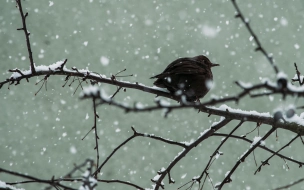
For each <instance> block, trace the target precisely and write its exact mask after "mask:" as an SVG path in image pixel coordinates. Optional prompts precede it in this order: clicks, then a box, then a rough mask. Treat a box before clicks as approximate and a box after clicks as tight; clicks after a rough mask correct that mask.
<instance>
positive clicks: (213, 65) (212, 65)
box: [211, 63, 220, 67]
mask: <svg viewBox="0 0 304 190" xmlns="http://www.w3.org/2000/svg"><path fill="white" fill-rule="evenodd" d="M216 66H220V64H216V63H212V64H211V67H216Z"/></svg>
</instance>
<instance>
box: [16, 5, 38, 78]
mask: <svg viewBox="0 0 304 190" xmlns="http://www.w3.org/2000/svg"><path fill="white" fill-rule="evenodd" d="M16 3H17V5H18V8H19V12H20V16H21V20H22V28H19V29H17V30H23V32H24V35H25V39H26V45H27V51H28V54H29V59H30V63H31V71H32V74H35V73H36V70H35V65H34V60H33V54H32V48H31V43H30V38H29V36H30V33H29V32H28V30H27V26H26V18H27V16H28V13H25V14H23V9H22V4H21V0H16Z"/></svg>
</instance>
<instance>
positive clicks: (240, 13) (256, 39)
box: [231, 0, 279, 74]
mask: <svg viewBox="0 0 304 190" xmlns="http://www.w3.org/2000/svg"><path fill="white" fill-rule="evenodd" d="M231 2H232V4H233V6H234V8H235V9H236V12H237V13H236V15H235V18H240V19H241V20H242V22H243V23H244V24H245V26H246V28H247V30H248V32H249V33H250V35H251V36H252V37H253V39H254V41H255V43H256V44H257V48H256V49H255V51H260V52H262V54H264V56H265V57H266V58H267V60H268V61H269V63H270V64H271V66H272V67H273V69H274V71H275V72H276V74H278V73H279V69H278V68H277V66H276V64H275V63H274V62H273V58H272V57H271V56H270V55H269V54H268V53H267V52H266V50H265V49H264V48H263V47H262V45H261V42H260V40H259V39H258V37H257V35H256V34H255V33H254V32H253V30H252V28H251V26H250V24H249V21H248V20H246V19H245V17H244V15H243V14H242V12H241V10H240V8H239V6H238V5H237V3H236V0H231Z"/></svg>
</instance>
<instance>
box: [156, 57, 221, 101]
mask: <svg viewBox="0 0 304 190" xmlns="http://www.w3.org/2000/svg"><path fill="white" fill-rule="evenodd" d="M215 66H219V64H215V63H212V62H211V61H210V60H209V59H208V58H207V57H206V56H204V55H198V56H195V57H184V58H179V59H176V60H175V61H173V62H172V63H170V64H169V65H168V66H167V67H166V69H165V70H164V71H163V72H162V73H160V74H158V75H155V76H153V77H151V79H156V81H155V82H154V83H153V84H154V85H155V86H157V87H160V88H166V89H167V90H168V91H169V92H170V93H171V94H172V95H173V96H174V97H179V98H180V100H183V99H182V97H183V96H185V98H186V100H187V101H188V102H196V101H199V99H200V98H203V97H204V96H205V95H206V94H207V93H208V91H209V90H210V88H211V87H212V83H213V75H212V71H211V67H215Z"/></svg>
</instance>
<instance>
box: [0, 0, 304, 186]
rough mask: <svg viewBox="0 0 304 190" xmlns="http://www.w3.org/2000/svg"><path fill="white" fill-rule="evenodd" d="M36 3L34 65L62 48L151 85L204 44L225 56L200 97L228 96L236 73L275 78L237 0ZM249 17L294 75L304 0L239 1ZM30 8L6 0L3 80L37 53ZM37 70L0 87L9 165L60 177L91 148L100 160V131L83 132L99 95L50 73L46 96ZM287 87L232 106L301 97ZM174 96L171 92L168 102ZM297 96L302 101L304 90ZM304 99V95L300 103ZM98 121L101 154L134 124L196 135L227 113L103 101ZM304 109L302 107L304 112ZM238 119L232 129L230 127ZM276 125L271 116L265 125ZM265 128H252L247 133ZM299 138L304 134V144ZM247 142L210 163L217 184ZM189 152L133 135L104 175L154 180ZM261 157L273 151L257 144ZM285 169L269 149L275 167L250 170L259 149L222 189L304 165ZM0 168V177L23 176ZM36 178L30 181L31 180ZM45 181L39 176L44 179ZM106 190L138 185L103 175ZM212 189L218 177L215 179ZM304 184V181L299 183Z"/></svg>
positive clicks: (181, 168) (249, 78)
mask: <svg viewBox="0 0 304 190" xmlns="http://www.w3.org/2000/svg"><path fill="white" fill-rule="evenodd" d="M22 2H23V7H24V10H26V11H27V12H29V16H28V18H27V24H28V29H29V31H30V32H31V35H30V37H31V43H32V50H33V56H34V61H35V63H36V65H49V64H52V63H55V62H57V61H59V60H63V59H65V58H67V59H68V62H67V64H66V66H67V67H68V68H71V67H72V66H76V67H77V68H79V69H81V68H84V69H85V68H87V69H89V70H91V71H95V72H98V73H101V74H105V75H106V76H108V77H110V76H111V75H112V74H115V73H117V72H118V71H120V70H123V69H124V68H126V69H127V71H125V72H124V73H123V74H126V75H127V74H134V75H135V76H133V77H127V78H123V80H128V81H131V82H135V81H137V82H140V83H143V84H145V85H148V86H151V85H152V83H153V80H150V79H149V78H150V77H151V76H153V75H154V74H158V73H160V72H161V71H163V69H164V68H165V67H166V66H167V64H169V63H170V62H171V61H173V60H175V59H177V58H178V57H187V56H189V57H192V56H196V55H199V54H205V55H207V56H208V57H209V58H210V60H211V61H212V62H215V63H219V64H220V65H221V66H220V67H216V68H214V69H213V74H214V83H215V85H214V88H213V89H212V90H211V91H210V92H209V93H208V95H207V96H206V97H205V98H204V99H203V100H202V101H204V100H208V99H210V97H212V96H218V97H224V96H227V95H233V94H235V93H236V92H239V91H240V89H239V88H238V87H237V86H236V85H235V84H234V81H236V80H241V81H243V82H251V83H258V82H260V81H261V80H262V79H263V78H270V79H271V80H275V77H276V76H275V75H274V72H273V69H272V68H271V67H270V64H269V63H268V62H267V60H266V59H265V57H264V56H263V55H262V54H261V53H255V52H254V48H255V45H254V43H253V41H252V38H250V35H249V33H248V31H247V30H246V29H245V27H244V25H243V24H242V23H241V22H240V20H239V19H235V18H234V15H235V9H234V8H233V6H232V4H231V2H230V1H229V0H221V1H220V0H216V1H207V0H203V1H194V0H191V1H180V0H175V1H161V0H154V1H138V0H73V1H71V0H60V1H34V0H27V1H22ZM238 3H239V6H240V8H241V10H242V12H243V13H244V15H245V17H246V18H249V19H250V20H251V26H252V28H253V30H254V31H255V32H256V34H257V35H258V37H259V39H260V41H261V42H262V45H263V46H264V48H265V49H266V50H267V51H268V52H269V53H271V54H272V55H273V57H274V58H275V61H276V63H277V65H278V67H279V69H280V70H282V71H284V72H285V73H286V74H287V75H288V77H289V78H292V77H293V76H294V74H295V70H294V66H293V64H294V62H296V63H298V66H299V69H300V71H303V72H304V66H303V65H302V63H303V58H302V56H301V55H302V54H301V52H302V49H303V45H304V41H303V31H302V30H303V28H302V27H303V26H302V23H303V18H304V1H302V0H297V1H296V0H294V1H288V2H287V1H285V0H277V1H264V0H254V1H249V0H243V1H238ZM20 27H21V19H20V15H19V12H18V10H17V9H16V7H15V2H14V1H12V0H2V1H1V2H0V43H1V46H0V57H1V63H0V71H1V75H0V80H1V81H4V80H5V79H6V78H8V77H9V76H10V73H8V72H7V70H8V69H14V68H19V69H26V70H27V69H28V68H29V60H28V55H27V48H26V43H25V37H24V34H23V32H20V31H17V30H16V29H17V28H20ZM41 78H42V77H40V78H37V79H34V78H32V79H30V83H27V82H26V81H22V82H21V85H18V86H16V87H15V86H10V90H8V89H7V87H8V86H7V85H5V86H3V87H2V89H1V90H0V112H1V114H0V144H1V146H0V167H2V168H6V169H9V170H13V171H19V172H22V173H28V174H30V175H32V176H39V177H41V178H44V179H51V177H52V176H53V175H55V176H56V177H59V176H61V175H64V174H65V173H67V172H68V171H70V170H71V169H72V168H73V163H77V164H78V163H82V162H83V161H84V160H85V159H86V158H88V157H90V158H93V159H95V158H96V152H95V151H94V149H93V148H94V146H95V140H94V135H93V134H92V133H91V134H89V136H88V137H87V138H86V139H85V140H83V141H82V140H81V139H82V138H83V136H84V135H85V134H86V133H87V132H88V131H89V130H90V129H91V127H92V126H93V111H92V102H91V101H90V100H83V101H80V100H79V98H78V97H79V96H78V95H79V93H80V92H81V90H80V89H78V90H77V92H76V93H75V95H73V93H74V91H75V89H76V87H77V84H76V83H74V84H73V85H72V86H71V87H68V86H67V87H65V88H62V87H61V86H62V85H63V84H64V81H63V80H64V77H58V76H56V77H54V76H51V77H50V78H49V79H48V84H47V87H48V89H47V91H45V89H44V88H43V89H42V90H41V91H40V92H39V93H38V95H37V96H35V95H34V94H35V93H36V92H37V91H38V89H39V87H40V84H39V85H37V86H35V82H37V81H39V80H40V79H41ZM101 88H103V89H104V91H105V92H107V93H108V94H113V93H114V92H115V90H116V87H114V86H109V85H106V84H102V85H101ZM280 99H281V96H271V97H264V98H260V99H249V98H245V99H243V100H242V101H241V102H240V103H239V104H238V105H236V104H234V103H229V104H228V105H229V106H231V107H234V108H241V109H244V110H257V111H259V112H270V113H272V112H273V110H274V109H276V108H278V107H286V106H288V105H290V104H293V103H295V102H296V99H295V98H287V100H286V101H281V100H280ZM115 100H117V101H120V102H128V103H130V105H132V104H133V102H134V101H137V102H141V103H142V104H143V105H152V104H153V102H154V95H151V94H147V93H144V92H139V91H136V90H130V89H127V91H126V92H120V93H119V94H118V95H117V96H116V97H115ZM170 102H171V103H172V104H176V102H174V101H170ZM298 102H301V101H300V100H299V101H298ZM301 105H302V104H301ZM98 113H99V116H100V119H101V120H100V122H98V129H99V137H100V140H99V150H100V154H101V155H100V157H101V160H102V161H103V160H104V159H105V158H106V157H107V156H108V155H109V154H110V152H111V151H112V150H113V149H114V148H115V147H116V146H117V145H119V144H120V143H121V142H122V141H123V140H125V139H126V138H128V137H129V136H131V135H132V134H133V132H132V131H131V126H134V127H135V129H136V130H138V131H139V132H146V133H151V134H155V135H159V136H162V137H164V138H169V139H171V140H175V141H191V139H192V140H193V139H196V138H197V137H198V135H199V134H200V132H202V131H204V130H205V129H207V128H209V126H210V124H212V122H214V121H218V120H219V117H215V116H212V117H209V118H208V117H207V115H206V114H202V113H197V112H196V111H195V110H179V111H174V112H172V113H171V114H170V115H169V117H168V118H167V119H164V118H163V117H162V112H161V111H157V112H151V113H140V114H134V113H130V114H124V112H123V111H122V110H118V109H116V108H112V107H109V106H102V107H98ZM298 114H300V113H298ZM236 124H237V122H233V123H232V124H230V125H228V126H226V128H227V129H223V130H222V131H221V132H229V131H230V130H231V129H232V127H234V126H235V125H236ZM229 127H230V128H229ZM254 127H255V124H254V123H251V124H250V123H247V124H246V125H244V126H243V127H242V128H241V129H240V130H239V131H238V134H244V133H246V132H249V131H250V130H252V129H253V128H254ZM263 128H265V129H269V126H262V127H261V130H260V133H263V131H264V130H263ZM294 135H295V134H293V133H290V132H288V131H285V130H279V141H275V136H274V135H273V137H271V138H269V139H268V140H267V141H266V145H267V146H268V147H270V148H274V149H278V148H279V147H281V146H282V145H284V144H285V143H286V142H288V140H290V139H291V138H292V137H293V136H294ZM254 136H257V132H254V134H252V136H249V138H251V139H253V138H254ZM220 140H221V138H220V137H212V138H210V139H208V140H207V141H204V142H203V143H202V144H201V145H200V146H199V147H198V148H196V149H194V150H192V152H191V153H190V154H189V155H187V157H186V158H184V159H183V160H182V161H181V162H179V164H178V165H177V166H176V167H175V168H174V169H173V171H172V173H171V176H172V177H173V178H174V179H175V181H176V183H175V184H174V185H170V186H169V185H168V184H167V178H166V180H165V183H166V187H167V188H168V189H176V188H177V187H179V186H181V185H183V184H184V183H186V182H188V181H189V180H191V179H192V177H194V176H197V175H200V173H201V171H202V170H203V169H204V167H205V164H206V162H207V160H208V159H209V156H210V154H211V153H212V151H213V150H214V147H215V146H217V145H218V144H219V143H220ZM298 144H299V143H298ZM298 144H297V143H295V144H294V145H292V146H291V147H290V148H287V149H286V150H284V151H283V152H282V153H285V155H289V156H293V158H295V159H300V158H302V159H303V156H304V155H303V146H302V147H301V146H297V145H298ZM249 146H250V144H246V143H244V142H241V141H236V140H229V142H228V143H226V144H225V146H224V147H223V148H222V149H221V151H222V152H224V156H222V157H220V158H219V159H218V160H217V161H216V162H215V163H214V164H213V166H212V167H211V170H210V175H211V177H212V179H213V183H216V182H218V181H220V180H222V179H223V178H224V175H225V173H226V172H227V171H229V170H230V169H231V168H232V166H233V165H234V163H235V161H236V159H237V158H238V157H239V156H240V155H242V153H243V152H244V151H245V150H246V149H247V148H248V147H249ZM179 151H181V149H180V148H178V147H173V146H172V147H171V146H168V145H165V144H164V143H161V142H158V141H152V140H151V139H147V138H136V139H135V140H133V141H132V142H131V143H130V144H127V145H126V146H125V147H124V148H123V149H121V150H120V151H118V153H117V154H116V155H115V156H114V157H113V159H112V160H111V161H110V162H109V163H108V164H107V166H106V167H105V168H104V171H103V174H102V176H101V178H102V179H122V180H126V181H131V182H134V183H136V184H138V185H141V186H143V187H151V186H150V185H151V184H152V183H151V181H150V179H151V178H153V177H154V176H155V175H156V171H158V170H159V169H160V168H161V167H166V166H167V165H168V163H170V162H171V161H172V159H173V158H174V157H175V155H176V154H177V153H178V152H179ZM255 155H256V158H257V162H258V164H259V163H260V161H261V160H263V159H266V158H267V157H268V156H269V153H267V152H265V151H263V150H260V149H259V150H257V151H255ZM289 167H290V170H289V171H286V166H284V161H283V160H281V159H279V158H274V159H273V160H271V166H267V167H266V168H263V169H262V171H261V173H258V174H257V175H256V176H254V175H253V173H254V171H255V168H256V166H255V164H254V159H253V156H250V157H249V158H248V159H247V160H246V162H245V163H243V164H242V166H241V167H240V168H238V170H237V172H236V173H235V174H234V175H233V176H232V177H233V178H232V180H233V182H232V183H231V184H229V185H227V186H225V189H246V190H249V189H269V188H275V187H278V186H280V185H284V184H287V183H289V182H290V181H294V180H296V179H298V178H300V177H303V171H302V169H298V166H297V165H295V164H292V163H290V164H289ZM15 179H16V178H12V177H10V176H7V175H3V174H0V180H1V181H7V182H8V181H15ZM33 186H34V187H37V185H36V186H35V185H26V186H25V185H24V186H22V187H25V188H26V189H27V188H28V189H30V188H31V187H33ZM38 186H39V185H38ZM98 187H99V189H102V188H105V189H133V188H130V187H126V186H123V185H119V184H118V185H113V184H111V185H108V184H99V185H98ZM208 188H211V186H210V183H208V186H207V187H206V189H208ZM297 188H298V189H300V188H302V189H304V185H303V184H302V185H298V186H297Z"/></svg>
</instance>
